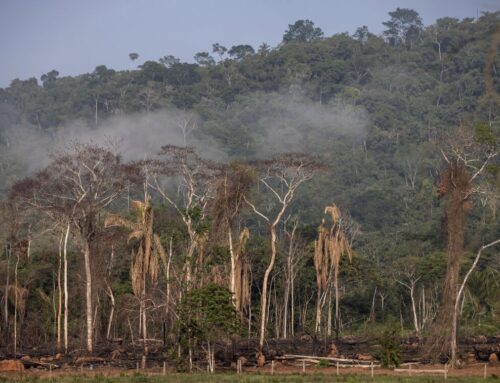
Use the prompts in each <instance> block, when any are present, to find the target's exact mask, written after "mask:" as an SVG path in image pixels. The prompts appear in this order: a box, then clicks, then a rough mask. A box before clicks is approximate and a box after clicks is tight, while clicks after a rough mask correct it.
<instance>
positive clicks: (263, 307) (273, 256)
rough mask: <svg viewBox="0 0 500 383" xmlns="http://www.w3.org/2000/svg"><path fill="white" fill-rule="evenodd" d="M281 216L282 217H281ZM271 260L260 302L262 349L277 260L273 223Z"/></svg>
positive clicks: (260, 341) (273, 225)
mask: <svg viewBox="0 0 500 383" xmlns="http://www.w3.org/2000/svg"><path fill="white" fill-rule="evenodd" d="M280 218H281V217H280ZM270 229H271V260H270V261H269V265H268V266H267V269H266V271H265V273H264V280H263V281H262V299H261V304H260V313H261V315H260V331H259V349H260V350H261V351H262V349H263V348H264V339H265V336H266V311H267V310H266V309H267V284H268V282H269V275H270V274H271V271H272V270H273V267H274V262H275V261H276V224H275V223H273V224H272V225H271V228H270Z"/></svg>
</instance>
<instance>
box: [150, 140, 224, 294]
mask: <svg viewBox="0 0 500 383" xmlns="http://www.w3.org/2000/svg"><path fill="white" fill-rule="evenodd" d="M159 155H160V156H161V157H163V159H162V160H155V161H149V162H147V163H146V164H144V165H145V166H147V167H149V169H150V171H151V179H150V181H149V182H148V183H149V186H150V187H151V188H152V189H154V190H156V191H157V192H158V193H159V194H160V195H161V196H162V197H163V199H164V200H165V201H167V202H168V203H169V204H170V205H171V206H172V207H173V208H174V209H175V210H176V211H177V212H178V214H179V216H180V217H181V219H182V222H183V223H184V225H185V227H186V231H187V234H188V245H187V249H186V256H185V261H184V270H183V271H184V276H185V283H186V288H187V289H188V290H190V289H191V287H193V283H194V281H193V274H194V273H193V268H194V267H196V264H198V265H199V266H201V264H202V263H203V250H204V243H205V242H206V239H207V238H206V236H207V229H208V227H207V213H208V202H209V200H211V199H212V198H213V192H214V190H215V186H216V180H217V179H218V177H219V174H220V170H221V168H220V166H219V165H218V164H216V163H215V162H213V161H209V160H206V159H203V158H201V157H199V156H198V155H197V154H196V153H195V151H194V149H193V148H188V147H180V146H175V145H166V146H163V147H162V149H161V151H160V153H159ZM196 251H198V259H195V256H196Z"/></svg>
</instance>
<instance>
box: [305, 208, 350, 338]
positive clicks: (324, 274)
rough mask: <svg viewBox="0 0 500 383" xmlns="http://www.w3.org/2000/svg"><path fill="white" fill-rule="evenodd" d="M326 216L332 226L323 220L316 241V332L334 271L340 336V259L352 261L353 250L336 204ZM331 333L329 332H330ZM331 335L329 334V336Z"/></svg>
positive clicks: (336, 319) (327, 210)
mask: <svg viewBox="0 0 500 383" xmlns="http://www.w3.org/2000/svg"><path fill="white" fill-rule="evenodd" d="M324 214H328V215H330V217H331V219H332V226H331V227H330V229H328V228H327V227H326V226H325V220H324V219H323V220H322V222H321V225H320V226H319V229H318V239H317V240H316V241H315V249H314V250H315V251H314V266H315V268H316V282H317V286H318V302H317V310H316V331H317V332H318V331H319V327H320V323H321V308H322V306H323V305H324V303H325V300H326V297H327V294H328V292H329V288H328V289H327V285H328V287H329V286H331V280H332V275H331V271H332V269H333V285H334V290H335V332H336V335H337V336H338V335H339V322H340V311H339V285H338V279H339V268H340V259H341V258H342V256H343V255H347V256H348V258H349V261H351V260H352V248H351V244H350V241H349V237H348V234H347V233H346V231H345V229H344V227H343V224H342V215H341V213H340V210H339V209H338V207H337V206H336V205H335V204H332V205H331V206H327V207H326V208H325V212H324ZM328 332H329V331H328ZM328 335H329V334H328Z"/></svg>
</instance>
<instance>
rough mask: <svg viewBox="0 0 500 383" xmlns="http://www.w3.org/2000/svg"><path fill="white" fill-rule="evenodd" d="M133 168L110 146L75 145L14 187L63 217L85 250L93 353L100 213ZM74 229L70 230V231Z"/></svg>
mask: <svg viewBox="0 0 500 383" xmlns="http://www.w3.org/2000/svg"><path fill="white" fill-rule="evenodd" d="M130 172H131V168H129V167H128V166H125V165H123V164H122V162H121V159H120V156H119V155H118V154H117V153H116V152H115V151H114V150H113V148H112V147H111V146H110V147H100V146H97V145H94V144H75V145H74V146H72V147H71V148H69V149H67V150H65V151H64V152H62V153H60V154H58V155H56V156H55V157H54V158H53V161H52V163H51V164H50V165H49V166H47V167H46V168H45V169H44V170H42V171H40V172H38V173H37V174H35V175H34V176H33V177H30V178H27V179H25V180H22V181H20V182H18V183H17V184H15V185H14V186H13V189H12V193H13V196H15V197H16V198H20V199H22V200H23V201H24V202H25V203H27V204H28V205H30V206H31V207H33V208H35V209H38V210H41V211H44V212H47V213H48V214H50V215H52V216H53V217H54V218H57V217H63V218H64V219H65V220H66V222H67V223H68V225H70V226H71V227H73V228H74V230H75V233H76V234H77V235H78V239H79V240H80V242H81V245H82V255H83V258H84V264H85V300H86V327H87V340H86V347H87V351H88V352H89V353H92V351H93V332H94V326H93V305H92V266H91V258H92V256H91V245H92V243H93V239H94V236H95V234H96V228H97V225H98V219H99V213H100V212H101V211H102V210H103V209H105V208H107V207H108V206H109V205H110V204H111V203H112V202H113V201H114V200H115V199H116V198H117V197H118V196H119V195H120V193H121V192H122V191H123V190H124V188H125V185H126V179H127V177H128V175H129V173H130ZM68 227H69V226H68Z"/></svg>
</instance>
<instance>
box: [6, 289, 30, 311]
mask: <svg viewBox="0 0 500 383" xmlns="http://www.w3.org/2000/svg"><path fill="white" fill-rule="evenodd" d="M27 298H28V289H26V288H24V287H21V286H16V285H10V286H9V301H10V303H11V304H12V305H13V306H15V307H16V309H17V311H18V312H19V316H20V317H22V316H24V310H25V309H26V300H27Z"/></svg>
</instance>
